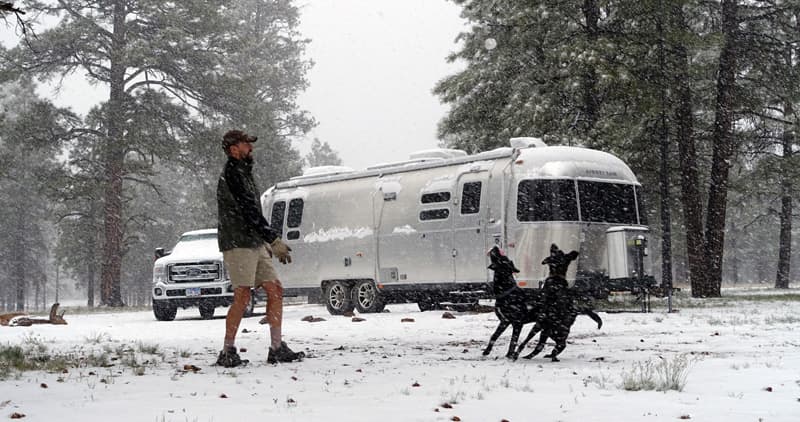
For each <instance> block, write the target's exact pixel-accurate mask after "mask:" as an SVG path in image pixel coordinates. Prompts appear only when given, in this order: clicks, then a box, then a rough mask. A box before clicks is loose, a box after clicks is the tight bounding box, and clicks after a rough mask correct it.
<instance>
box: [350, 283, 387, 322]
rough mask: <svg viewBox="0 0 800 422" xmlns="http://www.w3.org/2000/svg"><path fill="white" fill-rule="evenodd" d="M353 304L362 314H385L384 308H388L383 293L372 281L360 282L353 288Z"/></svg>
mask: <svg viewBox="0 0 800 422" xmlns="http://www.w3.org/2000/svg"><path fill="white" fill-rule="evenodd" d="M353 303H354V304H355V306H356V310H357V311H358V312H360V313H362V314H369V313H375V312H383V308H385V307H386V304H385V303H383V298H381V293H380V292H379V291H378V289H377V288H376V287H375V283H373V282H372V281H370V280H363V281H359V282H358V283H356V285H355V287H353Z"/></svg>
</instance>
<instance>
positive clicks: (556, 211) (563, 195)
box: [517, 179, 578, 221]
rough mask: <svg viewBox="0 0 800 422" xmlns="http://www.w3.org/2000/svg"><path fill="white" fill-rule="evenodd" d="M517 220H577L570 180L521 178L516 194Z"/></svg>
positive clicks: (576, 203)
mask: <svg viewBox="0 0 800 422" xmlns="http://www.w3.org/2000/svg"><path fill="white" fill-rule="evenodd" d="M517 220H519V221H578V202H577V201H576V200H575V184H574V183H573V181H572V180H557V179H556V180H552V179H544V180H523V181H521V182H520V183H519V189H518V195H517Z"/></svg>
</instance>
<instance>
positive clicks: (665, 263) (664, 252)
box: [657, 19, 672, 289]
mask: <svg viewBox="0 0 800 422" xmlns="http://www.w3.org/2000/svg"><path fill="white" fill-rule="evenodd" d="M657 27H658V33H659V37H660V38H659V41H658V50H659V51H658V61H659V67H660V72H661V78H660V79H661V116H660V117H661V118H660V120H661V125H660V126H661V128H660V129H661V132H660V134H659V146H660V148H659V149H660V152H661V157H660V158H661V168H660V174H659V182H660V183H659V184H660V185H661V186H660V188H661V286H662V287H664V288H665V289H668V288H671V287H672V216H671V214H670V207H671V206H672V200H671V199H670V192H669V162H670V161H671V160H670V159H669V127H668V126H667V86H668V82H667V61H666V52H665V48H664V27H663V25H662V24H661V20H660V19H659V20H658V23H657Z"/></svg>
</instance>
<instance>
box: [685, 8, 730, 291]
mask: <svg viewBox="0 0 800 422" xmlns="http://www.w3.org/2000/svg"><path fill="white" fill-rule="evenodd" d="M738 7H739V6H738V4H737V2H736V0H722V37H723V42H722V49H721V51H720V55H719V70H718V74H717V98H716V105H715V110H714V112H715V116H714V131H713V134H712V141H713V150H712V158H711V160H712V161H711V182H710V184H709V187H708V213H707V214H706V234H705V246H706V247H705V249H706V250H705V252H706V254H705V258H706V262H707V265H706V271H708V278H707V279H706V280H704V283H702V284H700V283H697V284H695V283H692V296H693V297H719V296H720V288H721V286H722V255H723V252H724V247H725V213H726V207H727V199H728V174H729V172H730V167H731V159H732V158H733V153H734V143H733V115H734V107H735V101H734V92H733V91H734V88H735V83H736V41H737V40H736V38H737V29H736V28H737V23H738Z"/></svg>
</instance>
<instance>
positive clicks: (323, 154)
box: [306, 138, 342, 167]
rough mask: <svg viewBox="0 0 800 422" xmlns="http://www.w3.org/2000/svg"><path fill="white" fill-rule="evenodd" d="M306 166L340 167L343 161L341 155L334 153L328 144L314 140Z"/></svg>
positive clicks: (307, 156) (307, 155)
mask: <svg viewBox="0 0 800 422" xmlns="http://www.w3.org/2000/svg"><path fill="white" fill-rule="evenodd" d="M306 164H308V166H309V167H317V166H340V165H342V159H341V158H339V153H337V152H336V151H334V150H333V148H331V146H330V145H328V143H327V142H322V141H320V140H319V139H318V138H314V140H313V141H312V142H311V151H309V152H308V154H306Z"/></svg>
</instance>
